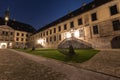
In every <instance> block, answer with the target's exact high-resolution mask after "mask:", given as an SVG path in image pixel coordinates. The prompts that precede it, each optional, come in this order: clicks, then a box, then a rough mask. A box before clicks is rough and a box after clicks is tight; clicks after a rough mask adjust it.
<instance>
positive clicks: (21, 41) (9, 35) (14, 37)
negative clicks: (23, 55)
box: [0, 9, 35, 49]
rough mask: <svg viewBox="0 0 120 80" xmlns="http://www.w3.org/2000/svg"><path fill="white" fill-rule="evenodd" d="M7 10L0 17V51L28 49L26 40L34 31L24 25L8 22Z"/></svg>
mask: <svg viewBox="0 0 120 80" xmlns="http://www.w3.org/2000/svg"><path fill="white" fill-rule="evenodd" d="M9 17H10V14H9V9H8V10H7V11H5V16H4V18H1V17H0V49H1V48H2V49H4V48H24V47H28V38H29V37H30V35H31V34H32V33H33V32H34V31H35V29H34V28H33V27H32V26H30V25H28V24H24V23H20V22H17V21H14V20H9Z"/></svg>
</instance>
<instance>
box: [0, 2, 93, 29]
mask: <svg viewBox="0 0 120 80" xmlns="http://www.w3.org/2000/svg"><path fill="white" fill-rule="evenodd" d="M91 1H92V0H0V17H3V16H4V11H5V10H6V9H7V8H8V7H9V8H10V15H11V16H10V18H11V19H16V21H20V22H24V23H27V24H30V25H32V26H33V27H35V28H36V29H38V28H40V27H43V26H44V25H46V24H48V23H50V22H52V21H54V20H56V19H58V18H60V17H62V16H64V15H66V14H67V13H68V11H73V10H75V9H78V8H79V7H80V6H81V5H82V3H83V2H86V3H88V2H91Z"/></svg>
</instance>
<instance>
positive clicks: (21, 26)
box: [0, 17, 36, 33]
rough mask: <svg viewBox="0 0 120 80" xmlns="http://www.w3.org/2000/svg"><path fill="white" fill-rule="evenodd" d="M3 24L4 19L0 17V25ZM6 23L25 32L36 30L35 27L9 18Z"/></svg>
mask: <svg viewBox="0 0 120 80" xmlns="http://www.w3.org/2000/svg"><path fill="white" fill-rule="evenodd" d="M4 24H5V20H4V19H3V18H1V17H0V25H4ZM7 25H8V26H10V27H11V28H13V29H15V30H19V31H25V32H30V33H35V31H36V30H35V28H33V27H32V26H31V25H29V24H25V23H21V22H18V21H13V20H9V21H8V24H7Z"/></svg>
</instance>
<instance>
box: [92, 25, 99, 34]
mask: <svg viewBox="0 0 120 80" xmlns="http://www.w3.org/2000/svg"><path fill="white" fill-rule="evenodd" d="M93 34H98V26H97V25H95V26H93Z"/></svg>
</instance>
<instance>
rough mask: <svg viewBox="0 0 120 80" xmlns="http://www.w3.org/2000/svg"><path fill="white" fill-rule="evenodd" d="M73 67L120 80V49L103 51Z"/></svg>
mask: <svg viewBox="0 0 120 80" xmlns="http://www.w3.org/2000/svg"><path fill="white" fill-rule="evenodd" d="M73 65H75V64H73ZM75 66H77V67H81V68H85V69H89V70H93V71H97V72H101V73H105V74H108V75H112V76H116V77H119V78H120V49H108V50H107V49H106V50H105V49H103V50H101V52H99V53H98V54H97V55H96V56H94V57H93V58H92V59H90V60H88V61H87V62H84V63H82V64H79V63H78V64H76V65H75Z"/></svg>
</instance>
